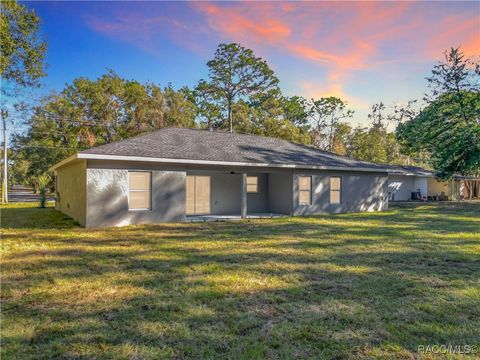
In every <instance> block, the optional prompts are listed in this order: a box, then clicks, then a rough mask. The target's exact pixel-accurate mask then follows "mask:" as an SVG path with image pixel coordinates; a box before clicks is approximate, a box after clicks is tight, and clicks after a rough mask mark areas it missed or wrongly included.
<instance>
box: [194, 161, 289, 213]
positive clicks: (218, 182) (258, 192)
mask: <svg viewBox="0 0 480 360" xmlns="http://www.w3.org/2000/svg"><path fill="white" fill-rule="evenodd" d="M292 184H293V176H292V172H291V171H284V172H280V171H279V172H242V171H220V170H218V171H200V170H192V171H187V174H186V207H185V210H186V221H191V222H205V221H232V220H239V219H247V218H250V219H253V218H255V219H264V218H274V217H281V216H288V215H291V213H292V207H293V206H292V205H293V186H292Z"/></svg>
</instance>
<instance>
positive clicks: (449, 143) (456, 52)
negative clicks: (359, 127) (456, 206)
mask: <svg viewBox="0 0 480 360" xmlns="http://www.w3.org/2000/svg"><path fill="white" fill-rule="evenodd" d="M479 80H480V66H479V64H478V63H475V62H474V61H473V60H472V59H468V58H465V56H464V55H463V53H462V52H461V51H460V49H459V48H452V49H450V51H448V52H445V59H444V60H443V61H441V62H439V63H438V64H437V65H435V66H434V68H433V70H432V75H431V76H430V77H428V78H427V81H428V85H429V88H430V89H431V91H430V93H429V94H427V95H426V97H425V99H424V100H425V102H426V104H427V106H426V107H425V108H424V109H422V111H421V112H420V113H419V115H418V116H416V117H415V118H414V119H412V120H409V121H406V122H405V123H401V124H399V126H398V127H397V135H398V137H399V139H400V140H401V143H402V146H403V147H404V149H406V151H427V152H429V153H430V154H431V163H432V165H433V167H434V169H435V170H436V171H437V176H438V177H439V178H441V179H449V178H451V177H452V176H453V175H454V174H461V175H464V176H467V177H468V176H479V172H480V170H479V169H480V84H479Z"/></svg>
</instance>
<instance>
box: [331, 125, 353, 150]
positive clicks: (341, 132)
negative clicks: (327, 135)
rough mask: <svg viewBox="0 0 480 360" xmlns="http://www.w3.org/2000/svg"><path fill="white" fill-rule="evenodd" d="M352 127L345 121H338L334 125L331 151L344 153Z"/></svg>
mask: <svg viewBox="0 0 480 360" xmlns="http://www.w3.org/2000/svg"><path fill="white" fill-rule="evenodd" d="M351 132H352V127H351V126H350V125H349V124H347V123H346V122H338V123H337V124H335V126H334V131H333V144H332V152H334V153H335V154H339V155H346V154H347V149H348V146H349V140H350V134H351Z"/></svg>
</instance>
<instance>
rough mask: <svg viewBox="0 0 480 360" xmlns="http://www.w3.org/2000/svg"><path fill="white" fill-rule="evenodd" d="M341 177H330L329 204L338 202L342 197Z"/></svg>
mask: <svg viewBox="0 0 480 360" xmlns="http://www.w3.org/2000/svg"><path fill="white" fill-rule="evenodd" d="M341 192H342V178H340V177H339V176H332V177H330V204H340V202H341V199H342V194H341Z"/></svg>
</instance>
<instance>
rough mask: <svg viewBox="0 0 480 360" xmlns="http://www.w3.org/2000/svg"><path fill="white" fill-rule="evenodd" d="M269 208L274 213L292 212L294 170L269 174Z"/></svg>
mask: <svg viewBox="0 0 480 360" xmlns="http://www.w3.org/2000/svg"><path fill="white" fill-rule="evenodd" d="M268 210H269V211H270V212H272V213H279V214H288V215H289V214H292V211H293V172H292V171H291V170H286V171H285V172H283V173H280V172H277V173H271V174H268Z"/></svg>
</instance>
